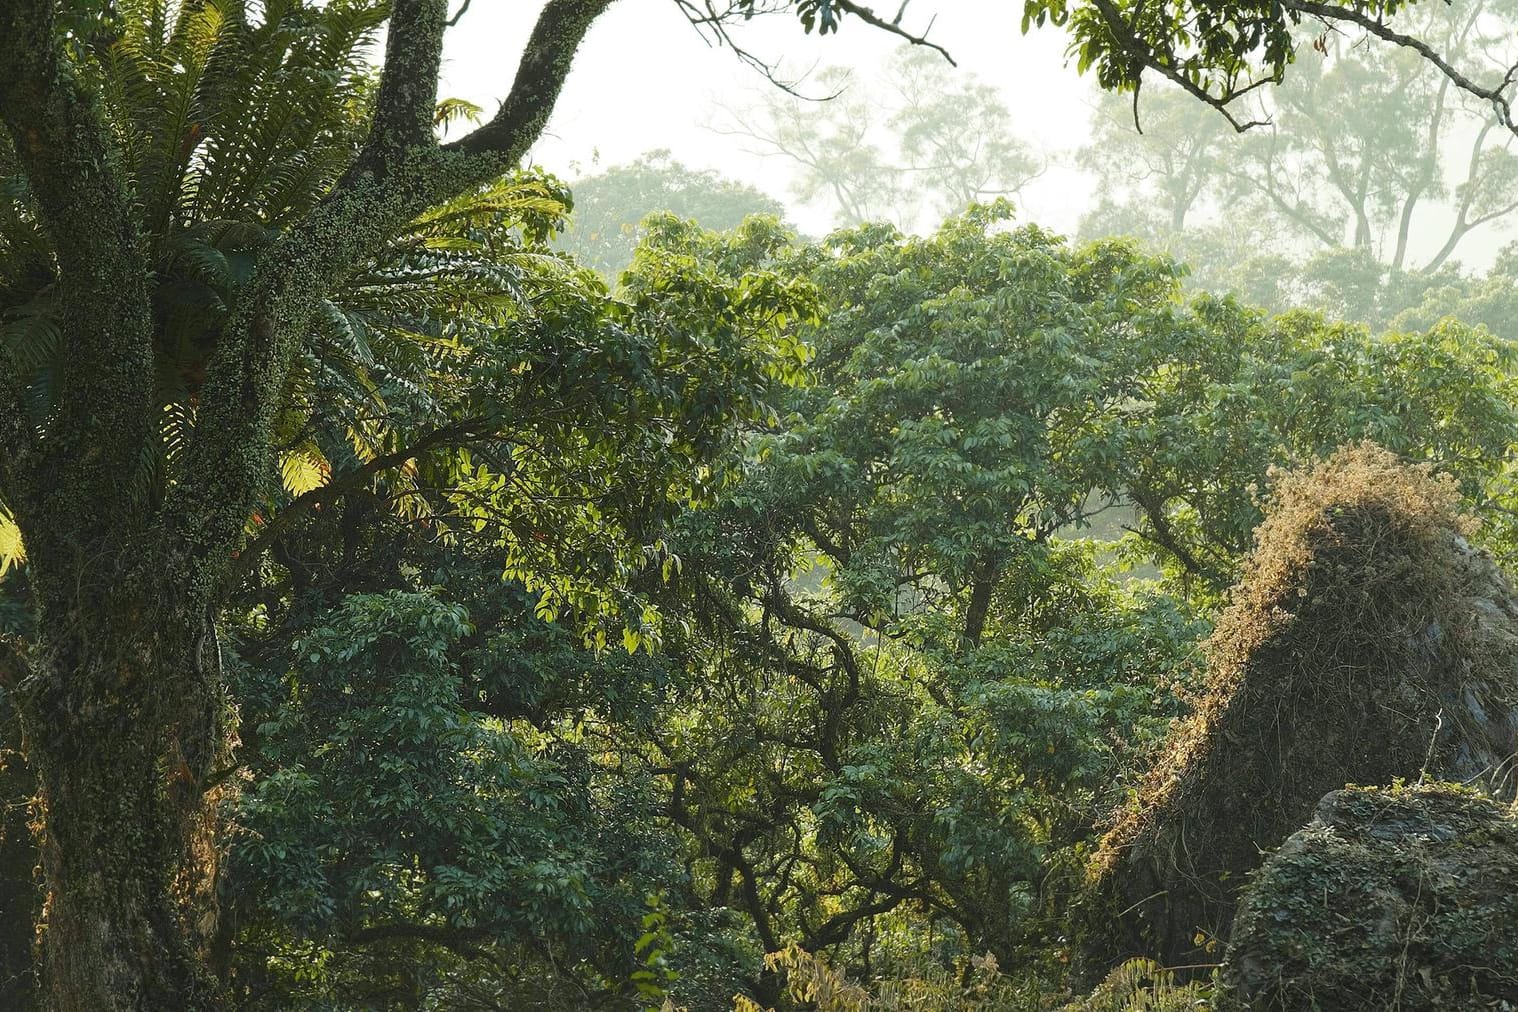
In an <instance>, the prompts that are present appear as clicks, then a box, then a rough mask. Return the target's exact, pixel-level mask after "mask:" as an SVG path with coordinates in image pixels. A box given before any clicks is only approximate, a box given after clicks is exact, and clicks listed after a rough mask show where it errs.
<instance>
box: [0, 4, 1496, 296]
mask: <svg viewBox="0 0 1518 1012" xmlns="http://www.w3.org/2000/svg"><path fill="white" fill-rule="evenodd" d="M0 2H3V0H0ZM456 2H457V0H456ZM876 6H877V8H879V9H881V10H885V9H887V8H889V9H891V11H893V12H894V9H895V6H896V2H895V0H878V2H877V4H876ZM541 8H542V3H540V2H523V0H473V4H472V6H471V7H470V9H469V11H468V13H467V14H466V15H465V16H464V18H463V20H462V22H461V23H460V25H459V26H458V27H456V28H454V29H453V30H452V31H451V32H450V33H449V36H448V42H447V46H446V49H445V61H446V63H445V67H444V72H443V81H442V88H441V94H442V95H444V96H448V97H457V98H466V99H470V100H472V101H474V102H476V103H478V104H480V105H482V106H484V107H485V108H486V109H487V111H489V110H493V109H494V107H495V103H496V102H497V101H498V100H499V99H500V98H501V97H502V96H503V95H505V94H506V92H507V91H508V90H509V88H510V84H511V79H512V76H513V75H514V73H515V71H516V65H517V60H518V58H519V56H520V54H521V49H522V45H523V43H524V42H525V40H526V38H527V35H528V32H529V31H530V30H531V27H532V24H533V22H534V21H535V20H536V18H537V15H538V12H539V11H540V10H541ZM1021 11H1022V4H1020V3H1016V2H1014V0H913V2H912V3H911V4H910V6H909V7H908V9H907V15H906V18H905V19H904V23H905V24H906V25H907V26H908V27H910V28H913V29H918V30H920V29H922V28H924V27H925V26H926V20H927V18H928V17H929V16H932V15H934V14H935V13H936V22H935V23H934V24H933V27H932V31H931V33H930V34H931V36H932V38H933V39H934V40H935V41H937V42H938V43H940V44H941V45H943V46H944V47H946V48H947V49H948V50H949V51H950V52H951V53H952V54H953V55H954V57H955V58H956V60H957V61H958V63H959V66H960V69H961V71H962V72H967V73H972V74H974V75H976V76H977V77H979V78H980V79H981V80H982V81H984V82H986V83H989V84H992V85H994V86H996V87H997V88H998V89H1000V91H1001V93H1002V97H1003V100H1004V102H1005V104H1006V106H1007V108H1008V109H1009V110H1011V113H1012V121H1013V125H1014V129H1015V131H1016V133H1017V134H1018V136H1019V137H1021V138H1022V139H1023V140H1024V141H1025V142H1027V143H1029V144H1030V145H1031V146H1032V147H1033V148H1035V149H1036V150H1038V151H1040V152H1042V153H1043V154H1044V155H1045V156H1047V157H1049V158H1050V164H1049V168H1048V170H1047V171H1046V172H1045V173H1044V174H1043V175H1042V176H1041V177H1040V178H1039V179H1037V180H1035V181H1034V182H1033V183H1032V184H1030V185H1029V186H1028V187H1026V188H1025V189H1024V191H1023V194H1022V197H1021V199H1019V201H1018V203H1019V205H1020V207H1019V217H1020V218H1021V219H1022V220H1025V221H1035V222H1038V223H1039V224H1042V225H1045V226H1048V227H1052V228H1054V229H1057V230H1059V231H1062V232H1065V233H1066V234H1069V233H1070V232H1072V231H1074V229H1075V227H1076V224H1077V222H1078V221H1079V219H1080V217H1081V214H1082V212H1083V211H1084V210H1085V209H1086V207H1087V205H1088V203H1090V202H1091V197H1090V190H1091V186H1092V180H1091V178H1090V177H1089V176H1088V175H1086V174H1085V173H1082V172H1080V171H1078V170H1077V169H1075V168H1074V167H1073V165H1072V163H1071V157H1070V155H1071V154H1072V153H1073V151H1074V149H1076V148H1077V147H1079V146H1080V145H1081V144H1082V143H1083V142H1084V141H1085V139H1086V138H1087V136H1088V133H1089V123H1090V119H1091V111H1092V107H1093V105H1094V103H1095V101H1096V90H1095V86H1094V85H1093V84H1092V83H1090V81H1089V80H1088V79H1082V78H1080V77H1078V76H1077V75H1076V73H1075V70H1074V67H1073V65H1072V66H1067V65H1066V59H1065V55H1064V50H1065V46H1066V44H1067V38H1066V36H1065V35H1064V33H1063V32H1062V31H1061V30H1059V29H1056V28H1052V27H1046V28H1043V29H1037V30H1034V31H1033V32H1031V33H1030V34H1029V35H1027V36H1024V35H1023V34H1022V33H1021V32H1020V30H1019V25H1018V20H1019V18H1020V15H1021ZM740 30H741V32H742V33H743V34H742V39H743V43H744V45H745V46H746V47H747V48H749V49H750V50H752V51H754V52H755V53H756V54H757V55H759V56H761V57H764V58H766V59H767V60H776V59H781V58H783V60H784V64H783V65H784V67H785V68H787V69H788V70H789V71H790V72H791V73H792V74H793V75H794V74H796V73H799V72H801V71H805V70H807V69H809V68H820V67H821V66H824V65H828V64H836V65H840V66H844V67H848V68H852V69H854V70H856V71H857V72H858V73H859V75H860V76H861V77H862V78H865V79H868V78H870V77H871V76H872V72H873V71H874V70H875V69H876V68H877V67H879V66H880V65H881V63H882V62H883V60H884V58H885V57H886V56H887V55H888V54H889V53H890V52H891V51H892V50H893V49H894V48H895V47H896V46H898V45H900V44H901V43H900V40H898V39H895V38H893V37H891V36H888V35H887V34H886V33H883V32H880V31H877V30H874V29H871V28H869V27H868V26H866V25H863V24H860V23H859V22H857V21H854V20H852V19H845V21H844V23H843V29H842V31H841V32H840V33H839V34H837V35H830V36H828V37H827V38H825V39H821V38H817V37H815V36H807V35H803V34H802V31H801V27H800V25H799V24H798V23H797V22H796V20H795V19H794V18H793V17H792V16H791V15H789V14H776V15H771V16H768V17H762V18H757V19H755V20H754V21H753V22H751V23H750V24H748V25H746V26H742V27H741V29H740ZM767 87H770V85H768V84H767V83H766V82H765V81H764V80H763V79H762V78H761V77H760V76H759V74H758V73H756V72H755V71H753V70H752V69H750V68H748V67H746V66H744V65H743V64H742V63H740V62H739V61H738V59H737V58H736V57H735V56H734V55H733V54H732V52H731V51H729V50H726V49H715V48H711V47H709V46H708V45H706V44H705V42H704V41H703V39H702V37H701V36H700V35H699V34H698V33H697V32H696V30H695V29H694V28H692V27H691V26H690V25H689V24H688V23H687V22H686V21H685V19H684V17H683V16H682V15H681V14H680V11H679V8H678V7H677V6H676V4H675V3H674V2H673V0H618V2H617V3H615V4H614V5H613V6H612V8H611V10H610V12H609V13H607V14H606V15H604V16H603V17H602V18H601V19H600V20H599V21H598V22H597V23H596V24H595V26H594V27H593V28H592V30H591V32H590V36H589V38H588V39H587V40H586V42H585V44H584V46H583V47H582V49H581V51H580V55H579V58H578V59H577V61H576V63H575V67H574V70H573V72H572V73H571V74H570V77H569V82H568V84H567V85H566V87H565V90H564V94H563V96H562V97H561V99H560V101H559V104H558V107H557V110H556V112H555V114H554V117H553V119H552V121H551V123H550V125H549V128H548V132H547V134H546V136H545V137H544V138H543V140H542V141H541V142H540V143H539V144H538V146H537V148H536V149H535V150H534V152H533V160H534V161H535V162H537V163H538V164H540V165H543V166H544V167H546V168H548V169H550V170H552V171H554V172H556V173H558V174H560V175H561V176H564V177H565V178H568V179H571V180H572V179H574V178H576V177H577V176H579V175H584V174H589V173H591V172H592V171H593V170H594V167H595V165H596V164H599V165H600V166H602V167H606V166H611V165H615V164H619V163H622V162H627V161H630V160H632V159H634V158H636V157H637V156H639V155H641V154H643V153H644V152H646V151H650V150H653V149H657V148H668V149H669V150H671V151H672V152H673V153H674V155H675V157H676V158H678V159H679V160H680V161H683V162H685V163H686V164H688V165H691V166H693V167H697V168H711V169H716V170H718V171H719V172H721V173H722V174H723V175H726V176H728V177H731V178H736V179H740V180H743V181H745V182H748V183H751V184H753V185H755V186H757V187H759V188H760V189H762V190H764V191H766V192H768V193H770V194H771V195H772V196H775V197H777V198H779V199H781V200H783V201H786V202H787V203H788V204H790V205H791V207H792V219H793V220H794V221H795V223H796V224H797V225H799V226H800V227H801V228H802V229H804V230H806V231H810V232H812V233H814V234H816V233H821V232H825V231H827V229H828V228H829V226H830V222H828V221H827V220H825V219H824V218H822V217H821V212H818V213H816V214H808V213H807V212H806V211H805V210H802V209H797V208H796V207H795V202H794V200H791V199H790V193H789V187H788V181H789V174H790V168H789V166H788V165H787V164H786V163H785V161H784V160H783V159H777V158H769V159H765V158H761V157H758V156H756V155H753V154H750V153H748V152H746V151H744V150H743V146H742V141H741V140H739V139H735V138H731V137H723V136H721V135H719V134H717V133H715V132H713V131H712V130H710V129H707V124H710V123H713V122H715V121H718V120H720V118H721V108H720V107H721V106H722V105H723V104H726V105H729V106H734V107H743V106H748V105H751V104H752V102H753V96H754V94H755V93H756V92H757V91H758V90H760V89H763V88H767ZM818 90H820V89H818ZM1424 213H1426V212H1420V220H1421V221H1423V222H1426V224H1423V225H1422V226H1421V227H1420V226H1419V225H1418V224H1417V223H1415V229H1414V249H1415V252H1416V251H1417V250H1418V249H1419V248H1420V247H1423V246H1429V247H1430V249H1429V252H1432V249H1433V248H1437V242H1438V239H1442V236H1443V231H1444V229H1445V228H1447V224H1441V223H1438V222H1434V221H1432V220H1430V219H1425V218H1423V214H1424ZM1433 213H1434V214H1435V215H1436V217H1443V215H1442V213H1441V212H1433ZM1430 226H1432V227H1430ZM1513 234H1514V225H1513V224H1512V223H1511V222H1509V223H1508V224H1507V225H1506V227H1505V228H1502V229H1500V230H1498V229H1493V228H1491V227H1487V228H1483V229H1479V230H1477V232H1475V233H1473V234H1472V235H1470V236H1468V237H1467V238H1466V240H1465V241H1464V243H1462V245H1461V248H1460V252H1459V253H1458V254H1457V255H1458V256H1459V257H1460V259H1461V260H1462V261H1464V262H1465V263H1466V264H1467V265H1468V266H1470V267H1474V268H1478V269H1480V268H1484V267H1485V266H1487V265H1488V264H1489V263H1490V261H1491V259H1492V257H1493V256H1494V254H1495V253H1496V251H1497V250H1498V249H1499V248H1500V246H1501V245H1502V243H1503V242H1505V241H1507V240H1508V239H1510V238H1512V236H1513Z"/></svg>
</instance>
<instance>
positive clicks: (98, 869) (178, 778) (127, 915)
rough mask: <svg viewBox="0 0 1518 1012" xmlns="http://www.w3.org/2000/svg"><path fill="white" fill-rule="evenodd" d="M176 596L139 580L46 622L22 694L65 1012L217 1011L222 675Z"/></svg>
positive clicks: (206, 634) (47, 985)
mask: <svg viewBox="0 0 1518 1012" xmlns="http://www.w3.org/2000/svg"><path fill="white" fill-rule="evenodd" d="M87 578H89V579H91V582H92V583H93V584H95V585H97V586H98V585H100V584H101V582H102V574H93V575H89V576H88V577H87ZM51 582H57V581H51ZM171 583H172V577H171V576H170V575H169V572H168V571H161V572H158V573H152V572H150V571H149V570H148V567H146V566H143V567H141V568H139V570H138V571H137V572H136V573H134V574H126V575H124V577H123V578H121V579H118V580H115V581H111V582H110V583H109V586H110V593H109V595H108V598H107V599H105V600H102V599H101V598H99V597H97V596H95V595H88V596H86V597H85V598H84V599H83V600H76V601H75V607H74V609H72V610H71V611H70V612H68V613H65V614H56V613H53V614H50V613H48V611H47V610H46V609H44V617H45V619H46V621H45V622H44V623H43V625H42V627H41V628H42V633H41V635H40V636H39V640H38V643H37V644H36V647H35V648H34V649H33V651H32V656H31V658H30V669H31V670H30V672H29V674H28V675H27V677H26V679H25V681H24V682H23V683H22V685H21V687H20V691H18V693H17V702H18V708H19V710H20V714H21V720H22V727H23V734H24V736H25V741H26V751H27V757H28V759H29V761H30V763H31V765H32V768H33V770H34V771H35V773H36V776H37V787H38V805H39V809H40V812H41V814H42V825H43V830H42V833H41V837H40V840H39V844H40V852H41V859H42V869H43V873H44V877H45V879H46V882H47V900H46V907H45V910H44V914H43V919H44V923H45V931H43V933H42V936H41V946H40V952H39V965H38V969H39V976H40V979H41V990H42V996H43V1001H44V1003H45V1004H46V1007H47V1008H49V1009H56V1010H58V1012H109V1010H116V1009H122V1010H126V1009H131V1010H148V1009H176V1010H178V1009H185V1010H195V1009H209V1008H215V1007H218V1006H219V1004H220V1001H219V999H220V989H219V986H218V984H217V982H216V981H215V979H214V978H213V977H212V975H211V974H210V973H209V971H208V970H207V969H206V966H207V963H206V960H205V958H204V955H205V953H204V950H205V947H206V946H207V945H208V944H209V941H210V937H211V933H212V932H213V931H214V929H215V913H216V911H215V899H214V897H215V882H216V870H217V864H218V857H219V847H218V841H217V837H216V826H217V819H216V802H217V797H216V792H215V791H214V790H211V791H208V790H207V784H208V783H209V782H210V780H211V779H212V774H213V772H214V770H215V769H216V768H217V767H218V766H219V765H220V764H221V763H222V762H224V761H225V756H226V751H227V749H226V735H225V729H224V722H223V711H224V708H223V705H222V697H221V688H220V665H219V660H218V654H217V647H216V640H215V632H214V627H213V625H212V623H211V622H210V620H209V618H208V617H207V612H206V610H205V609H204V608H203V607H187V606H185V605H186V603H185V602H176V601H175V597H174V595H173V594H172V592H170V593H167V594H166V593H165V591H166V590H170V587H166V584H171ZM44 601H46V598H44Z"/></svg>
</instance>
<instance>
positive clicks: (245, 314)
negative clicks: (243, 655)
mask: <svg viewBox="0 0 1518 1012" xmlns="http://www.w3.org/2000/svg"><path fill="white" fill-rule="evenodd" d="M612 2H613V0H550V2H549V3H548V4H547V6H546V7H544V9H543V12H542V14H541V15H540V16H539V18H538V22H537V25H536V26H535V27H534V29H533V32H532V35H531V37H530V38H529V39H528V42H527V45H526V48H525V49H524V51H523V53H522V60H521V64H520V67H519V68H518V71H517V76H516V80H515V83H514V84H513V86H512V89H511V93H510V95H508V96H507V98H506V100H505V102H503V103H502V105H501V109H500V112H499V113H498V114H497V115H496V116H495V118H494V119H492V120H491V121H490V122H489V123H487V124H485V125H484V126H482V127H480V128H479V129H478V130H475V131H474V132H473V133H471V134H469V135H467V136H465V137H463V138H462V139H460V140H459V141H456V142H455V143H453V144H449V145H447V146H445V147H439V146H438V145H437V144H436V143H435V141H434V139H433V136H432V132H431V112H432V105H433V100H434V97H435V95H436V87H437V81H436V68H437V66H438V65H439V59H440V52H441V46H442V29H443V28H444V27H445V23H446V15H447V12H446V8H445V7H444V6H443V5H442V4H441V3H439V2H437V0H401V3H399V4H398V6H397V18H398V19H399V24H398V25H397V28H398V29H399V31H400V33H401V38H402V40H403V41H409V43H411V44H415V45H418V46H423V47H426V48H427V49H428V52H425V53H420V54H418V53H405V54H401V59H402V63H401V64H400V65H399V66H398V68H395V69H394V73H393V74H392V73H387V74H386V77H387V78H388V87H385V86H382V91H384V93H385V94H384V96H383V97H384V99H385V101H386V102H387V103H388V104H387V107H386V109H385V111H384V112H383V114H382V115H381V116H379V117H377V119H376V122H375V126H374V130H375V133H374V134H373V135H372V136H371V141H370V143H369V144H368V145H367V146H366V149H365V154H364V156H363V157H362V158H361V159H360V162H361V164H360V165H359V166H358V167H357V168H356V169H355V170H354V171H350V172H349V173H347V174H346V175H345V176H344V178H343V180H342V181H341V182H340V183H339V184H338V186H337V187H336V188H335V189H334V190H333V192H332V193H331V194H330V195H329V196H328V197H327V199H326V200H324V201H323V202H322V204H321V205H319V206H318V207H317V208H316V209H315V210H314V211H312V212H311V214H310V215H308V216H307V217H306V218H305V219H304V220H303V221H301V222H300V223H299V224H297V225H296V226H294V227H293V228H292V229H291V230H290V231H289V232H288V233H286V234H285V235H284V236H283V237H282V238H281V239H280V240H279V241H278V242H276V243H275V244H274V245H273V246H272V247H271V248H270V249H268V250H267V251H266V252H265V253H264V254H263V255H262V256H261V257H260V258H259V263H258V267H257V269H256V271H255V272H254V276H253V279H252V280H251V281H250V282H249V284H248V286H247V288H246V290H245V293H244V295H243V297H242V302H241V304H240V305H239V306H238V309H237V312H236V313H235V315H234V316H233V317H232V319H231V321H230V322H229V323H228V325H227V328H226V330H225V332H224V333H223V335H222V339H221V340H220V341H219V342H218V343H217V347H216V351H215V355H214V357H213V359H212V361H211V364H210V368H209V370H208V373H207V379H206V383H205V386H204V388H203V391H202V404H203V407H202V410H201V417H200V419H199V424H198V425H197V426H196V430H195V435H194V437H193V438H192V439H191V441H190V444H189V446H188V447H187V449H186V453H185V461H186V466H185V473H186V474H187V475H190V476H191V478H189V479H188V480H186V481H183V482H181V483H180V484H179V485H177V486H176V487H175V488H174V490H173V492H172V493H171V495H170V497H169V501H168V502H167V503H166V505H165V509H164V511H163V525H164V526H165V527H166V528H167V529H168V530H169V536H170V538H171V539H173V540H174V542H175V546H174V547H175V550H176V553H177V554H178V555H179V556H180V558H181V559H182V560H183V564H184V565H185V566H186V567H188V568H189V569H191V572H189V573H187V574H186V575H187V577H188V582H189V584H190V585H191V586H192V588H193V592H194V593H196V594H198V595H201V596H203V597H206V598H208V599H209V598H210V597H211V596H212V595H214V594H215V593H216V592H217V591H218V590H219V589H220V588H221V587H222V586H223V585H224V577H225V574H226V572H227V570H228V567H229V565H230V559H231V554H232V551H233V550H234V549H235V547H236V546H237V544H238V543H239V542H240V541H241V539H242V536H243V526H244V524H245V522H246V520H247V517H248V515H249V513H250V511H251V510H252V509H253V507H254V505H255V503H256V502H257V501H258V498H259V496H260V495H261V494H262V491H263V488H264V483H265V482H266V481H267V479H268V476H269V473H270V462H271V454H272V446H271V431H272V427H273V420H274V417H275V415H276V413H277V412H278V410H279V408H280V406H281V404H282V401H283V398H284V394H285V378H286V375H287V373H288V369H289V363H290V358H291V356H292V354H293V353H294V349H295V347H296V345H297V343H298V342H299V340H300V339H301V337H302V335H303V334H304V333H305V331H306V329H307V326H308V323H309V320H310V317H311V313H312V312H313V311H314V308H315V305H316V300H317V298H318V297H319V296H320V295H321V294H322V293H323V292H325V291H328V290H330V289H331V288H332V287H333V286H335V285H336V284H338V283H340V282H341V280H342V278H343V277H345V276H346V275H347V274H348V273H349V272H351V271H352V270H353V269H354V268H355V267H356V266H357V265H358V264H360V263H361V262H362V261H363V260H364V259H366V258H368V257H371V256H373V255H374V254H376V253H377V252H378V251H379V250H381V249H382V248H383V247H384V244H385V243H386V242H388V241H389V240H390V239H391V238H392V237H393V236H394V235H395V234H396V232H397V231H398V230H399V229H401V228H403V227H404V226H405V225H406V223H407V222H409V221H411V220H412V219H413V218H415V217H416V215H418V214H420V213H421V212H422V211H424V210H426V209H427V208H429V207H432V206H435V205H436V204H438V203H440V202H442V201H444V200H447V199H450V198H452V197H454V196H457V195H459V194H461V193H464V192H467V191H468V190H469V189H471V188H472V187H475V186H479V185H481V184H483V183H486V182H489V181H490V180H492V179H495V178H498V177H499V176H500V175H501V174H502V173H504V172H506V171H507V170H509V169H511V168H512V167H513V166H515V165H516V164H517V162H518V161H520V159H521V158H522V156H523V155H525V154H526V152H527V149H528V148H529V147H530V146H531V145H532V144H533V142H534V141H536V140H537V138H538V136H539V134H541V133H542V130H543V127H544V125H545V124H546V123H547V122H548V117H549V115H550V113H552V111H553V107H554V104H555V103H556V101H557V100H558V96H559V92H560V90H561V89H562V88H563V85H564V80H565V78H566V77H567V76H568V73H569V68H570V65H571V63H572V62H573V59H574V55H575V52H576V50H577V49H578V48H579V45H580V42H581V41H582V40H583V39H584V37H585V33H586V32H587V31H588V30H589V29H590V25H591V24H592V22H594V21H595V19H596V18H597V17H599V16H600V15H601V14H602V13H603V12H604V11H605V10H606V9H607V8H608V7H609V6H610V5H611V3H612ZM394 45H395V46H400V45H401V43H395V44H394ZM434 50H435V51H434ZM417 73H421V74H423V75H425V74H428V73H430V74H431V75H432V79H431V80H428V81H408V80H407V79H406V75H408V74H417ZM424 109H425V113H426V129H425V135H423V132H422V126H421V120H422V113H423V110H424ZM408 139H409V140H410V143H409V145H408V144H407V143H406V141H407V140H408Z"/></svg>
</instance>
